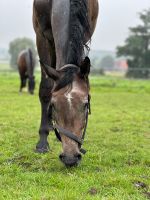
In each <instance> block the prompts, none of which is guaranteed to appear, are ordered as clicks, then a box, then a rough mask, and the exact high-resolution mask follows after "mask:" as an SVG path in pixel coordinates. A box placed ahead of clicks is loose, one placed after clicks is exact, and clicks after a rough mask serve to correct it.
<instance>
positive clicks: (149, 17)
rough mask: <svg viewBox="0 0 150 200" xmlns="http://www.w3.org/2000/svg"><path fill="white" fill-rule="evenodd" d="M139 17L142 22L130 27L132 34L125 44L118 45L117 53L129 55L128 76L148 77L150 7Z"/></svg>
mask: <svg viewBox="0 0 150 200" xmlns="http://www.w3.org/2000/svg"><path fill="white" fill-rule="evenodd" d="M139 17H140V20H141V22H142V23H141V24H140V25H138V26H136V27H133V28H130V29H129V30H130V35H129V37H128V38H127V39H126V40H125V45H124V46H119V47H117V55H118V56H126V57H127V61H128V65H129V70H128V73H127V75H128V76H130V77H135V78H148V77H149V75H150V9H149V10H144V11H143V12H142V13H140V14H139ZM141 68H143V70H142V71H141Z"/></svg>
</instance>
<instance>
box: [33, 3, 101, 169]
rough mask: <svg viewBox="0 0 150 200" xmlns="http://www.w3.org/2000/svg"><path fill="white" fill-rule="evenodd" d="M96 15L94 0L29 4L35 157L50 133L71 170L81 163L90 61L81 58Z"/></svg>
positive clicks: (46, 142)
mask: <svg viewBox="0 0 150 200" xmlns="http://www.w3.org/2000/svg"><path fill="white" fill-rule="evenodd" d="M97 16H98V1H97V0H82V1H81V0H61V1H60V0H49V1H47V0H34V5H33V25H34V29H35V32H36V43H37V49H38V54H39V58H40V64H41V83H40V90H39V97H40V101H41V112H42V113H41V125H40V129H39V135H40V140H39V142H38V143H37V145H36V150H37V152H40V153H44V152H47V151H48V150H49V144H48V141H47V136H48V134H49V131H50V130H55V133H56V135H57V137H58V138H59V140H60V141H61V142H62V148H63V152H62V153H61V154H60V156H59V157H60V160H61V161H62V162H63V163H64V164H65V165H66V166H75V165H77V164H78V163H79V161H80V160H81V153H85V151H84V150H83V149H82V148H81V146H82V143H83V139H84V136H85V132H86V127H87V121H88V112H89V110H90V98H89V96H90V95H89V90H90V87H89V80H88V76H89V72H90V59H89V58H88V57H86V56H85V49H86V48H87V50H89V48H88V45H87V44H88V41H90V40H91V36H92V34H93V32H94V29H95V26H96V21H97Z"/></svg>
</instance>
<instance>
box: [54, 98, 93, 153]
mask: <svg viewBox="0 0 150 200" xmlns="http://www.w3.org/2000/svg"><path fill="white" fill-rule="evenodd" d="M89 114H91V109H90V96H89V95H88V104H87V110H86V118H85V127H84V130H83V134H82V138H79V137H77V136H76V135H75V134H74V133H72V132H70V131H68V130H66V129H64V128H62V127H61V126H59V125H58V124H54V125H53V126H52V128H53V130H54V132H55V135H56V137H57V138H58V140H59V141H60V142H62V140H61V136H60V134H63V135H65V136H66V137H68V138H70V139H72V140H73V141H75V142H77V143H78V145H79V149H80V152H81V153H82V154H85V153H86V150H85V149H82V148H81V146H82V145H83V142H84V138H85V134H86V129H87V125H88V115H89Z"/></svg>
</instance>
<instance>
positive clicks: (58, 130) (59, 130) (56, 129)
mask: <svg viewBox="0 0 150 200" xmlns="http://www.w3.org/2000/svg"><path fill="white" fill-rule="evenodd" d="M40 63H41V64H45V63H43V62H42V61H41V60H40ZM67 67H72V68H78V66H77V65H74V64H67V65H64V66H63V67H61V69H60V70H63V69H65V68H67ZM89 114H91V106H90V95H88V103H87V105H86V116H85V126H84V130H83V133H82V137H81V138H79V137H77V136H76V135H75V134H74V133H72V132H71V131H69V130H66V129H64V128H62V127H61V126H59V125H58V124H56V123H55V124H54V125H51V126H50V128H52V129H53V130H54V132H55V135H56V137H57V138H58V140H59V141H60V142H62V140H61V136H60V134H63V135H65V136H66V137H68V138H70V139H72V140H73V141H75V142H77V143H78V145H79V149H80V152H81V153H82V154H85V153H86V150H85V149H82V148H81V146H82V144H83V142H84V138H85V134H86V129H87V125H88V115H89Z"/></svg>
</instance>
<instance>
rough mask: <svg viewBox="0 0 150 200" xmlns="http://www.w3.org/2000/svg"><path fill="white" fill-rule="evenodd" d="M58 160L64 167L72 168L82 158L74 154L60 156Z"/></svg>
mask: <svg viewBox="0 0 150 200" xmlns="http://www.w3.org/2000/svg"><path fill="white" fill-rule="evenodd" d="M59 158H60V160H61V161H62V162H63V163H64V164H65V166H66V167H74V166H77V165H78V164H79V163H80V161H81V159H82V156H81V154H80V153H78V154H76V155H72V156H71V155H65V154H63V153H62V154H60V156H59Z"/></svg>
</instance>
